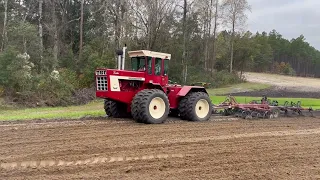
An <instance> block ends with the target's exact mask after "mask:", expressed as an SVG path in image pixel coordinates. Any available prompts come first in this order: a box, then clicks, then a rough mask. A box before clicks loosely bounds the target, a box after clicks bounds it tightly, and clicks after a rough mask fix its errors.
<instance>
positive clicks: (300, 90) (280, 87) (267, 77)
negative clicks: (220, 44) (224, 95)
mask: <svg viewBox="0 0 320 180" xmlns="http://www.w3.org/2000/svg"><path fill="white" fill-rule="evenodd" d="M244 77H245V79H246V80H247V81H248V82H253V83H262V84H269V85H271V86H272V87H271V88H268V89H264V90H258V91H251V92H248V91H246V92H236V93H232V94H231V95H233V96H254V97H261V96H264V95H266V96H268V97H291V98H320V79H319V78H305V77H291V76H282V75H276V74H265V73H244Z"/></svg>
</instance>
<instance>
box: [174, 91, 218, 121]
mask: <svg viewBox="0 0 320 180" xmlns="http://www.w3.org/2000/svg"><path fill="white" fill-rule="evenodd" d="M179 112H180V117H181V119H183V120H189V121H207V120H209V119H210V117H211V115H212V103H211V100H210V98H209V95H208V94H207V93H204V92H191V93H189V94H188V95H187V96H186V97H184V98H183V99H182V100H181V101H180V103H179Z"/></svg>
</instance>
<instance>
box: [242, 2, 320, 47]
mask: <svg viewBox="0 0 320 180" xmlns="http://www.w3.org/2000/svg"><path fill="white" fill-rule="evenodd" d="M248 2H249V4H250V5H251V8H252V11H251V13H248V28H249V30H250V31H251V32H256V31H259V32H262V31H266V32H268V33H269V32H270V31H271V30H272V29H275V30H277V32H279V33H280V34H282V35H283V36H284V38H287V39H289V40H291V39H292V38H296V37H298V36H300V35H301V34H303V35H304V36H305V38H306V41H307V42H309V43H310V44H311V46H313V47H315V48H316V49H318V50H320V0H248Z"/></svg>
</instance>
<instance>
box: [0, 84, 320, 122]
mask: <svg viewBox="0 0 320 180" xmlns="http://www.w3.org/2000/svg"><path fill="white" fill-rule="evenodd" d="M268 87H270V86H269V85H265V84H258V83H242V84H237V85H233V86H229V87H224V88H217V89H209V90H208V92H209V94H210V96H211V100H212V102H213V104H215V105H217V104H219V103H221V102H223V101H224V100H225V98H226V97H225V96H218V95H219V94H228V93H231V92H233V91H235V90H237V91H238V90H246V91H254V90H262V89H266V88H268ZM260 99H261V97H236V100H237V101H238V102H239V103H248V102H250V101H252V100H260ZM270 99H271V100H278V101H279V103H280V105H282V104H284V102H285V101H289V102H291V101H293V102H297V101H301V102H302V106H303V107H307V108H309V107H312V108H313V109H320V99H308V98H270ZM0 100H1V99H0ZM1 104H2V105H1ZM104 115H105V112H104V110H103V101H102V100H96V101H93V102H91V103H89V104H87V105H82V106H70V107H54V108H28V109H17V108H15V107H8V106H4V104H3V103H0V121H10V120H32V119H78V118H82V117H88V116H89V117H101V116H104Z"/></svg>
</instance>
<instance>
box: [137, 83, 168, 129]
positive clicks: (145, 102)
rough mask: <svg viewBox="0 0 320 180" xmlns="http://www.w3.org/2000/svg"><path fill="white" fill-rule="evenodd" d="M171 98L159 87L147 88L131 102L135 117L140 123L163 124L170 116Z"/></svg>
mask: <svg viewBox="0 0 320 180" xmlns="http://www.w3.org/2000/svg"><path fill="white" fill-rule="evenodd" d="M169 107H170V106H169V100H168V97H167V95H166V94H165V93H164V92H163V91H161V90H158V89H146V90H142V91H140V92H139V93H137V94H136V95H135V96H134V98H133V100H132V104H131V113H132V116H133V119H134V120H136V121H137V122H139V123H146V124H162V123H164V122H165V120H166V119H167V118H168V114H169Z"/></svg>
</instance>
